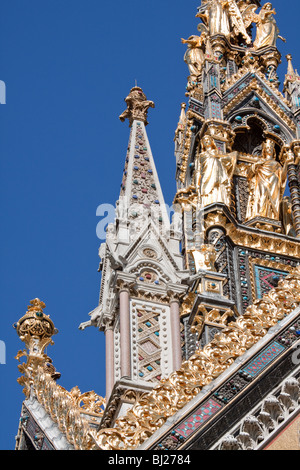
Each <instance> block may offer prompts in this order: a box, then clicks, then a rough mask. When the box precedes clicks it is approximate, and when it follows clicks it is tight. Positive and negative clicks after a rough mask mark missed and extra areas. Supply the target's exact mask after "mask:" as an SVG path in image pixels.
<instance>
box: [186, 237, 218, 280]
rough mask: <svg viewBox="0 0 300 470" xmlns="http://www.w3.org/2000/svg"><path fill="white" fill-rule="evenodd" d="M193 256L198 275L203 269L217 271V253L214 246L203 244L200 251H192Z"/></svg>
mask: <svg viewBox="0 0 300 470" xmlns="http://www.w3.org/2000/svg"><path fill="white" fill-rule="evenodd" d="M192 255H193V259H194V262H195V271H196V273H197V272H198V271H199V270H203V269H204V270H209V271H215V261H216V257H217V253H216V249H215V247H214V246H213V245H209V244H203V245H201V248H200V249H199V250H192Z"/></svg>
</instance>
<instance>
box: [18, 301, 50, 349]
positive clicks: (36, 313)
mask: <svg viewBox="0 0 300 470" xmlns="http://www.w3.org/2000/svg"><path fill="white" fill-rule="evenodd" d="M45 308H46V305H45V304H44V302H42V301H41V300H39V299H34V300H31V301H30V305H29V306H28V310H27V312H26V314H25V315H24V316H23V317H22V318H20V320H19V321H18V323H17V324H16V325H15V328H16V330H17V333H18V335H19V337H20V339H21V341H24V343H25V345H26V347H27V348H28V349H29V353H30V354H35V355H37V354H42V353H43V352H44V350H45V348H46V347H47V346H48V345H49V344H54V343H53V341H52V336H54V335H55V334H57V332H58V331H57V329H56V328H55V327H54V324H53V322H52V320H51V319H50V316H49V315H46V314H45V313H44V309H45Z"/></svg>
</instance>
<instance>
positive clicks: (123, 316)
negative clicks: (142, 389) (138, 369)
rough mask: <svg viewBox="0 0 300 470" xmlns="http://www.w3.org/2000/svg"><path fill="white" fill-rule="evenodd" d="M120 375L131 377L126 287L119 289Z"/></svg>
mask: <svg viewBox="0 0 300 470" xmlns="http://www.w3.org/2000/svg"><path fill="white" fill-rule="evenodd" d="M119 298H120V346H121V376H122V377H131V335H130V303H129V301H130V298H129V291H128V290H127V289H122V290H120V297H119Z"/></svg>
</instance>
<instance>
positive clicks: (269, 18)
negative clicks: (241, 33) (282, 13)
mask: <svg viewBox="0 0 300 470" xmlns="http://www.w3.org/2000/svg"><path fill="white" fill-rule="evenodd" d="M273 15H276V11H275V10H273V7H272V3H270V2H268V3H266V4H265V5H263V7H262V9H261V11H260V13H259V15H256V21H255V22H256V23H257V31H256V39H255V41H254V43H253V46H254V48H255V49H261V48H262V47H267V46H273V47H276V42H277V39H278V38H280V39H282V40H283V41H285V39H284V38H283V37H282V36H279V29H278V26H277V23H276V20H275V18H274V16H273Z"/></svg>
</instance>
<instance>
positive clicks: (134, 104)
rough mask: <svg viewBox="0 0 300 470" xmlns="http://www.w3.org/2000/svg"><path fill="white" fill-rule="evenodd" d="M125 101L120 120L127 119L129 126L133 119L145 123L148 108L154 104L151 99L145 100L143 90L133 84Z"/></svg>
mask: <svg viewBox="0 0 300 470" xmlns="http://www.w3.org/2000/svg"><path fill="white" fill-rule="evenodd" d="M125 102H126V104H127V109H126V110H125V111H124V113H122V114H121V116H120V120H121V121H122V122H124V121H125V119H129V125H130V127H131V126H132V124H133V121H135V120H137V121H142V122H144V124H145V125H147V124H148V122H147V115H148V109H149V108H154V107H155V105H154V103H153V101H148V100H147V98H146V95H145V94H144V92H143V90H142V89H141V88H140V87H138V86H135V87H134V88H132V89H131V91H130V93H129V95H128V96H127V98H126V99H125Z"/></svg>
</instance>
